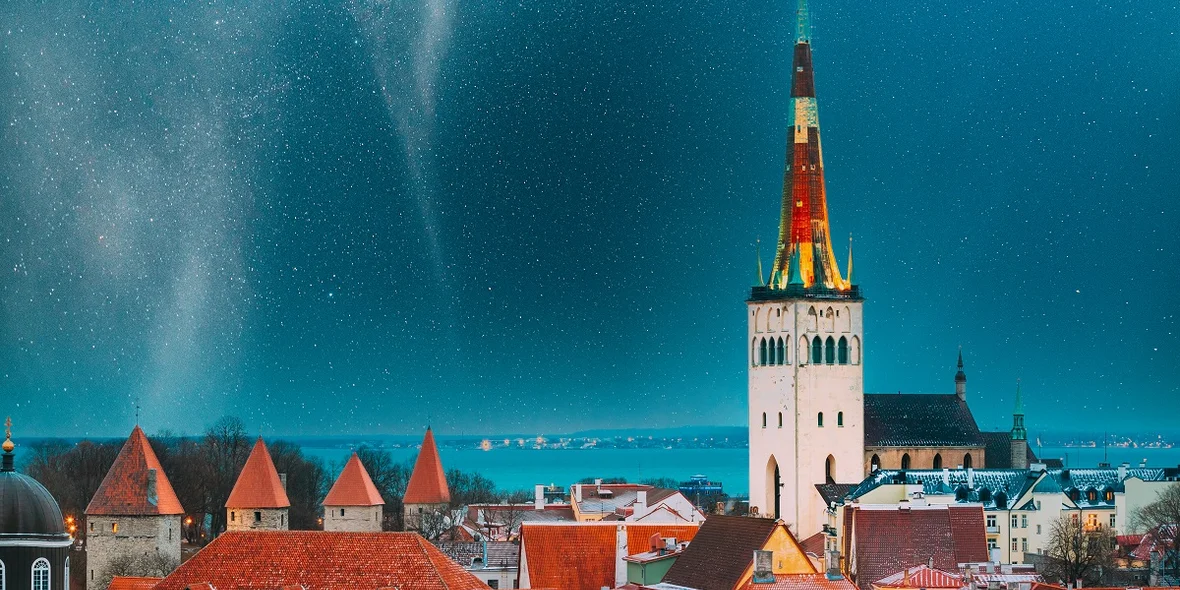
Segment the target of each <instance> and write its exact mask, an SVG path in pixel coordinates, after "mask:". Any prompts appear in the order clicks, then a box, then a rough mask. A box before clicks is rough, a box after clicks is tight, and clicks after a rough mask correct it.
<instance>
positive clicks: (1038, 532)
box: [1037, 524, 1041, 535]
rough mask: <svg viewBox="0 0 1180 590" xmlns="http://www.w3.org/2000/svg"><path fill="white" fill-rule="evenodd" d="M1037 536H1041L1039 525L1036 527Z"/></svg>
mask: <svg viewBox="0 0 1180 590" xmlns="http://www.w3.org/2000/svg"><path fill="white" fill-rule="evenodd" d="M1037 534H1038V535H1039V534H1041V525H1039V524H1038V525H1037Z"/></svg>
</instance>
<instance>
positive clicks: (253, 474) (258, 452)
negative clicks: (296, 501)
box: [225, 436, 291, 508]
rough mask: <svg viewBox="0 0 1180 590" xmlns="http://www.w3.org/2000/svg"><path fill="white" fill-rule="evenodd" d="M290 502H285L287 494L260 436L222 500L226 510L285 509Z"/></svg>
mask: <svg viewBox="0 0 1180 590" xmlns="http://www.w3.org/2000/svg"><path fill="white" fill-rule="evenodd" d="M289 506H291V501H290V500H288V499H287V491H286V490H284V489H283V482H282V481H280V480H279V472H278V470H277V469H275V464H274V461H272V460H271V458H270V452H269V451H267V450H266V444H265V443H263V442H262V437H261V436H260V437H258V442H256V443H254V450H252V451H250V457H249V458H248V459H246V465H245V466H243V467H242V473H241V474H239V475H238V481H237V482H235V483H234V489H233V491H232V492H230V493H229V500H226V502H225V507H226V508H287V507H289Z"/></svg>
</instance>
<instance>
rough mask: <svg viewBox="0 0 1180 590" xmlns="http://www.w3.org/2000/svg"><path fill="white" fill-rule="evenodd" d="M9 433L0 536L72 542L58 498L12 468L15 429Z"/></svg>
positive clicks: (0, 474)
mask: <svg viewBox="0 0 1180 590" xmlns="http://www.w3.org/2000/svg"><path fill="white" fill-rule="evenodd" d="M11 424H12V422H11V420H9V421H8V422H6V426H11ZM6 434H7V437H6V438H5V439H4V445H3V447H4V457H3V462H2V463H0V538H3V539H5V540H13V539H16V540H29V541H38V542H45V541H65V542H66V543H69V540H70V537H69V535H67V534H66V525H65V522H64V521H63V520H62V518H61V508H58V506H57V500H54V499H53V495H52V494H50V493H49V490H47V489H45V486H43V485H41V483H40V482H38V481H37V480H35V479H33V478H31V477H29V476H27V475H24V474H20V473H17V472H16V470H15V469H13V455H12V451H13V449H14V448H15V447H16V445H14V444H13V442H12V433H11V432H7V433H6ZM0 575H2V574H0ZM2 581H3V580H0V582H2Z"/></svg>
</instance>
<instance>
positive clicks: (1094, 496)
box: [1086, 490, 1098, 502]
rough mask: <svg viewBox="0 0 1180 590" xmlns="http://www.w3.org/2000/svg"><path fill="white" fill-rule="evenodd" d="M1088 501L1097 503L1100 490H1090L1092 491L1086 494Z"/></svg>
mask: <svg viewBox="0 0 1180 590" xmlns="http://www.w3.org/2000/svg"><path fill="white" fill-rule="evenodd" d="M1086 501H1087V502H1097V501H1098V490H1090V491H1088V492H1086Z"/></svg>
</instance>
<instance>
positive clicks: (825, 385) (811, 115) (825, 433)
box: [746, 0, 865, 538]
mask: <svg viewBox="0 0 1180 590" xmlns="http://www.w3.org/2000/svg"><path fill="white" fill-rule="evenodd" d="M797 22H798V27H797V31H796V41H795V50H794V59H793V64H792V66H793V68H792V72H791V111H790V113H791V116H790V127H789V129H788V130H787V155H786V165H785V172H784V175H783V195H782V217H781V219H780V222H779V236H778V243H777V247H776V252H775V258H774V265H773V266H772V267H771V272H770V276H769V277H768V278H767V277H763V276H761V271H759V277H758V284H757V285H755V286H754V287H753V288H752V289H751V291H750V297H749V299H748V300H747V301H746V307H747V314H746V319H747V322H748V326H749V329H748V339H747V342H748V343H749V363H748V371H749V377H750V381H749V411H750V446H749V449H750V451H749V460H750V507H751V510H752V511H753V510H754V509H757V511H758V513H759V514H760V515H762V516H767V517H774V518H781V519H782V520H784V521H786V522H787V523H788V524H791V525H793V526H794V530H795V533H796V534H797V535H798V537H799V538H805V537H807V536H810V535H811V534H813V533H815V532H818V531H819V530H820V529H821V527H822V525H823V524H824V523H825V522H826V516H825V513H824V509H825V508H826V507H825V505H824V501H823V499H822V497H821V496H820V495H819V492H818V491H817V490H816V487H815V486H816V485H817V484H824V483H858V482H860V481H861V480H862V479H863V478H864V475H865V473H864V371H863V360H864V358H863V352H862V351H863V340H864V330H863V315H862V308H863V304H864V299H863V298H862V297H861V293H860V289H859V288H858V287H857V286H856V285H855V284H854V283H853V280H852V243H851V239H850V240H849V247H848V266H847V270H848V274H847V277H844V276H842V275H841V273H840V268H839V265H838V264H837V262H836V255H835V252H834V251H833V250H832V238H831V232H830V229H829V225H828V207H827V199H826V195H825V192H824V175H823V174H824V168H823V152H822V150H821V148H820V132H819V114H818V109H817V107H816V100H815V78H814V75H813V70H812V62H811V38H810V23H809V19H808V14H807V3H806V0H799V5H798V9H797Z"/></svg>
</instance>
